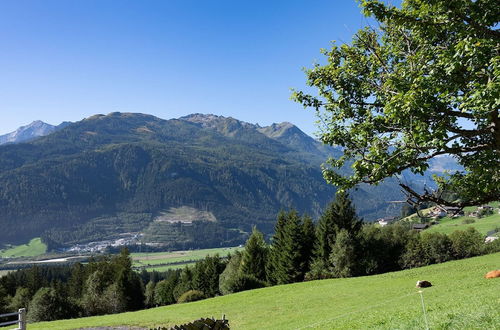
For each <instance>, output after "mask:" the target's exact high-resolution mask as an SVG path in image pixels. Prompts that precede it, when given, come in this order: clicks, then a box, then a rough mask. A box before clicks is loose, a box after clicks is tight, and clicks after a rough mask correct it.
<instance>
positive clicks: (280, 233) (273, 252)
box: [266, 210, 287, 285]
mask: <svg viewBox="0 0 500 330" xmlns="http://www.w3.org/2000/svg"><path fill="white" fill-rule="evenodd" d="M286 220H287V214H286V213H285V211H283V210H282V211H280V212H279V213H278V216H277V217H276V224H275V225H274V235H273V237H272V241H271V246H270V247H269V257H268V258H267V264H266V276H267V282H268V283H270V284H271V285H275V284H277V283H278V279H277V278H276V264H277V263H278V260H279V259H280V255H281V251H282V245H283V244H284V243H283V241H284V235H285V231H284V227H285V224H286Z"/></svg>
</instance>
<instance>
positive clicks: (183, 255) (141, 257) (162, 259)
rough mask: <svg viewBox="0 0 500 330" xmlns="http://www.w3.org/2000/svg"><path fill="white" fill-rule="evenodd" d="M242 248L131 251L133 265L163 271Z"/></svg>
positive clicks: (225, 254)
mask: <svg viewBox="0 0 500 330" xmlns="http://www.w3.org/2000/svg"><path fill="white" fill-rule="evenodd" d="M237 250H242V248H239V247H231V248H217V249H203V250H189V251H173V252H155V253H131V257H132V261H133V266H134V267H145V268H146V270H148V271H152V270H157V271H165V270H167V269H176V268H183V267H185V266H186V265H189V264H193V263H194V262H195V261H197V260H201V259H203V258H205V257H206V256H207V255H215V254H219V256H227V255H228V254H229V253H234V252H236V251H237Z"/></svg>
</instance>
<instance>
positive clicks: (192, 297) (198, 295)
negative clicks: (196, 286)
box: [177, 290, 206, 304]
mask: <svg viewBox="0 0 500 330" xmlns="http://www.w3.org/2000/svg"><path fill="white" fill-rule="evenodd" d="M205 298H206V297H205V294H204V293H203V292H201V291H198V290H189V291H186V292H184V293H183V294H182V295H181V296H180V297H179V299H178V300H177V303H179V304H182V303H187V302H191V301H197V300H202V299H205Z"/></svg>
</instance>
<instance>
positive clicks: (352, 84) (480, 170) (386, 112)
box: [293, 0, 500, 207]
mask: <svg viewBox="0 0 500 330" xmlns="http://www.w3.org/2000/svg"><path fill="white" fill-rule="evenodd" d="M361 6H362V8H363V11H364V14H365V15H367V16H370V17H373V18H374V19H375V20H376V21H378V24H379V25H378V26H377V27H376V28H375V27H366V28H364V29H362V30H360V31H358V32H357V33H356V34H355V35H354V36H353V40H352V42H351V43H350V44H342V45H340V46H339V45H337V44H336V43H335V42H334V43H333V45H332V48H331V49H330V50H323V51H322V53H323V54H324V55H325V56H326V57H327V63H326V64H324V65H322V64H315V65H314V67H313V68H312V69H310V70H307V71H306V74H307V82H308V85H310V86H311V87H313V88H316V89H317V90H318V93H317V95H311V94H308V93H305V92H302V91H295V92H294V94H293V98H294V99H295V100H296V101H297V102H299V103H301V104H302V105H304V107H312V108H314V109H315V110H316V112H317V114H318V116H319V120H318V122H319V123H320V137H321V140H322V141H323V142H324V143H326V144H329V145H338V146H342V147H343V150H344V155H343V156H342V157H340V158H339V159H329V160H328V161H327V163H326V164H325V166H324V170H323V173H324V176H325V178H326V179H327V181H328V182H330V183H332V184H335V185H337V186H339V187H340V188H341V190H346V189H349V188H352V187H354V186H356V185H357V184H359V183H370V184H377V183H379V182H381V181H382V180H384V179H385V178H387V177H390V176H393V175H399V174H401V172H402V171H404V170H406V169H409V170H411V171H412V172H413V173H417V174H423V173H424V171H425V170H427V169H428V168H429V161H430V160H431V159H432V158H434V157H437V156H440V155H452V156H453V157H454V158H455V159H456V160H457V161H458V163H459V164H461V165H462V166H463V168H464V170H462V171H457V172H455V173H449V174H446V175H443V176H440V177H436V178H435V180H436V182H437V184H438V186H439V187H440V189H438V190H437V191H441V192H442V191H452V192H454V193H455V194H454V196H459V198H458V199H450V198H446V197H445V196H443V195H440V194H439V193H437V192H436V191H431V190H426V191H423V192H422V191H416V190H415V189H414V188H413V187H411V186H410V185H409V184H408V183H406V182H403V181H402V180H401V181H400V185H401V187H402V188H403V189H404V191H405V192H406V194H407V196H408V200H409V201H410V202H413V203H420V202H423V201H431V202H436V203H439V204H442V205H449V206H459V207H464V206H468V205H477V204H481V203H486V202H489V201H493V200H498V199H499V198H500V118H499V111H500V110H499V109H500V81H499V76H500V66H499V63H500V54H499V50H500V31H499V30H498V29H497V27H498V21H499V18H500V5H499V3H498V1H497V0H482V1H470V0H429V1H422V0H405V1H403V3H402V5H401V8H396V7H393V6H390V5H386V4H384V3H382V2H381V1H374V0H364V1H361ZM345 165H351V167H352V174H350V175H349V176H341V175H340V174H338V172H337V171H336V170H338V169H339V168H341V167H342V166H345Z"/></svg>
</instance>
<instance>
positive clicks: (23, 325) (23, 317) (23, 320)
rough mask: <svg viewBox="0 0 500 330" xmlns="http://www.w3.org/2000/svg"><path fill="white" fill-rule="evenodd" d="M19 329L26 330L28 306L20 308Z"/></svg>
mask: <svg viewBox="0 0 500 330" xmlns="http://www.w3.org/2000/svg"><path fill="white" fill-rule="evenodd" d="M19 329H20V330H26V308H20V309H19Z"/></svg>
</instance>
